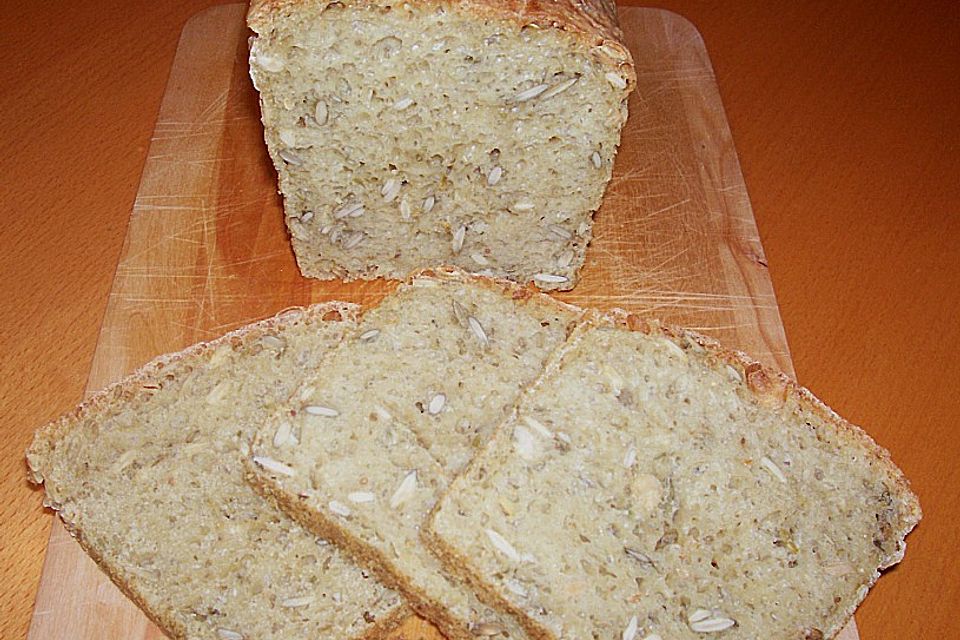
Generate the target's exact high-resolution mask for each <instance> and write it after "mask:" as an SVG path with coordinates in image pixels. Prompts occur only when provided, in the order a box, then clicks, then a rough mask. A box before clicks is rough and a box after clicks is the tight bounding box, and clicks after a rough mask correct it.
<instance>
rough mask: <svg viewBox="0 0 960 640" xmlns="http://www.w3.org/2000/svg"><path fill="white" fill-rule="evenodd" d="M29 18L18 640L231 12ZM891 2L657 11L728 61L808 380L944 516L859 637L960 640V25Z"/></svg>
mask: <svg viewBox="0 0 960 640" xmlns="http://www.w3.org/2000/svg"><path fill="white" fill-rule="evenodd" d="M7 4H8V5H10V6H5V7H4V10H3V12H0V53H2V60H3V64H2V66H0V68H2V70H0V124H2V127H0V167H2V168H0V184H2V206H3V214H2V223H0V288H2V294H3V295H2V300H3V303H2V305H0V327H2V329H0V347H2V351H0V354H2V355H0V362H2V376H0V584H2V585H3V586H2V588H0V637H2V638H11V639H14V638H22V637H25V635H26V630H27V625H28V622H29V619H30V612H31V609H32V606H33V600H34V596H35V593H36V588H37V584H38V581H39V578H40V570H41V566H42V562H43V554H44V549H45V546H46V541H47V534H48V531H49V527H50V524H51V522H52V518H51V516H50V514H49V512H45V511H44V510H43V509H42V508H41V506H40V500H41V495H40V492H38V491H36V490H33V489H31V487H30V486H29V485H28V483H27V481H26V470H25V465H24V462H23V450H24V448H25V447H26V446H27V444H28V443H29V441H30V437H31V434H32V432H33V429H34V428H35V427H37V426H39V425H40V424H42V423H44V422H45V421H47V420H49V419H52V418H54V417H56V416H57V415H59V414H60V413H62V412H63V411H66V410H68V409H70V408H72V407H73V405H74V404H75V403H77V402H78V401H79V400H80V399H81V396H82V393H83V388H84V384H85V381H86V377H87V374H88V372H89V368H90V361H91V357H92V355H93V352H94V348H95V346H96V339H97V334H98V331H99V326H100V321H101V318H102V316H103V313H104V308H105V305H106V302H107V295H108V293H109V288H110V285H111V283H112V280H113V275H114V268H115V266H116V262H117V257H118V255H119V253H120V249H121V244H122V241H123V237H124V233H125V230H126V224H127V219H128V216H129V212H130V209H131V207H132V205H133V198H134V195H135V194H136V192H137V187H138V182H139V177H140V170H141V168H142V166H143V162H144V159H145V154H146V151H147V145H148V143H149V139H150V135H151V133H152V131H153V125H154V120H155V117H156V114H157V109H158V107H159V102H160V98H161V96H162V95H163V92H164V89H165V83H166V79H167V74H168V72H169V70H170V66H171V62H172V59H173V54H174V51H175V49H176V46H177V41H178V38H179V34H180V29H181V27H182V26H183V24H184V22H185V21H186V20H187V19H188V18H189V17H190V16H191V15H193V14H194V13H196V12H198V11H200V10H201V9H203V8H204V7H206V6H210V5H213V4H217V2H213V1H210V0H192V1H189V2H188V1H186V0H165V1H164V2H146V1H143V0H128V1H127V2H106V1H104V0H90V1H89V2H86V3H72V4H69V5H64V4H62V3H52V2H36V3H17V4H18V5H19V6H12V5H13V4H14V3H7ZM623 4H631V5H640V4H641V3H639V2H635V1H631V2H623ZM893 4H894V3H876V2H861V1H852V0H851V1H848V2H840V3H825V2H799V1H798V2H781V3H774V2H768V1H763V0H749V1H741V2H735V3H719V2H710V3H708V2H695V1H692V0H685V1H684V0H664V1H662V2H659V3H658V4H657V6H659V7H664V8H668V9H671V10H673V11H676V12H677V13H680V14H682V15H684V16H686V17H687V18H688V19H690V20H691V21H692V22H693V23H694V24H695V25H696V26H697V27H698V29H699V30H700V32H701V34H702V35H703V38H704V40H705V41H706V45H707V49H708V50H709V52H710V55H711V58H712V61H713V65H714V69H715V72H716V76H717V81H718V84H719V87H720V93H721V95H722V97H723V100H724V104H725V107H726V111H727V118H728V120H729V122H730V126H731V129H732V131H733V137H734V140H735V143H736V145H737V149H738V152H739V156H740V162H741V165H742V168H743V173H744V176H745V180H746V183H747V188H748V190H749V193H750V197H751V201H752V203H753V210H754V214H755V216H756V219H757V224H758V226H759V229H760V234H761V237H762V240H763V244H764V248H765V251H766V255H767V259H768V262H769V267H770V273H771V276H772V278H773V283H774V287H775V289H776V293H777V297H778V300H779V303H780V312H781V314H782V318H783V323H784V326H785V327H786V333H787V337H788V340H789V342H790V347H791V351H792V354H793V360H794V363H795V366H796V370H797V375H798V378H799V380H800V381H801V382H802V383H803V384H804V385H806V386H808V387H810V388H811V389H813V390H814V391H815V392H816V393H817V394H818V395H819V396H820V397H822V398H823V399H824V400H825V401H826V402H827V403H829V404H830V405H831V406H833V407H834V408H835V409H836V410H837V411H839V412H840V413H841V414H843V415H844V416H845V417H847V418H848V419H850V420H851V421H853V422H856V423H858V424H861V425H863V426H864V427H865V428H866V430H867V431H868V432H869V433H870V434H871V435H872V436H873V437H874V438H875V439H876V440H877V441H878V442H879V443H880V444H881V445H883V446H884V447H886V448H888V449H889V450H890V451H891V453H892V455H893V458H894V460H895V461H896V462H897V463H898V464H899V465H900V466H901V468H902V469H903V470H904V472H905V473H906V475H907V476H908V477H909V478H910V479H911V480H912V483H913V487H914V489H915V491H916V492H917V493H918V494H919V496H920V499H921V503H922V505H923V508H924V513H925V518H924V521H923V522H922V523H921V525H920V526H919V528H918V529H917V530H916V531H915V532H914V533H913V534H911V536H910V537H909V539H908V549H907V555H906V558H905V561H904V562H903V564H902V565H900V566H899V567H897V568H896V569H894V570H892V571H890V572H888V574H887V575H886V576H885V577H884V578H883V579H881V580H880V582H879V583H878V585H877V586H876V587H875V588H874V590H873V591H872V592H871V595H870V596H869V597H868V598H867V600H866V602H865V603H864V604H863V606H862V607H861V609H860V610H859V613H858V614H857V621H858V624H859V627H860V634H861V637H862V638H864V640H880V639H888V638H889V639H894V638H896V639H898V640H902V639H903V638H952V637H958V636H960V618H958V617H957V614H956V610H957V605H958V604H960V562H957V561H956V553H955V551H954V541H956V540H958V539H960V499H958V497H957V495H958V492H960V465H958V464H957V460H960V437H958V435H960V434H958V433H957V432H958V431H960V359H958V358H957V357H956V356H955V355H954V353H955V350H956V346H955V345H956V343H957V342H958V341H960V4H958V3H956V2H939V3H937V2H917V3H912V5H911V6H902V7H894V6H892V5H893ZM904 4H906V3H904ZM888 5H889V6H888Z"/></svg>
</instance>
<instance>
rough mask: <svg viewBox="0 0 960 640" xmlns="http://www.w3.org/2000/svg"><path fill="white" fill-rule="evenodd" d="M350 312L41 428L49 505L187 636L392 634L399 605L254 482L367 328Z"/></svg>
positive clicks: (313, 313) (250, 340)
mask: <svg viewBox="0 0 960 640" xmlns="http://www.w3.org/2000/svg"><path fill="white" fill-rule="evenodd" d="M355 313H356V309H355V307H352V306H349V305H343V304H339V303H333V304H326V305H318V306H315V307H311V308H309V309H307V310H298V311H290V312H286V313H284V314H281V315H279V316H277V317H275V318H273V319H270V320H266V321H264V322H261V323H258V324H254V325H251V326H249V327H246V328H244V329H241V330H239V331H237V332H235V333H232V334H229V335H227V336H225V337H224V338H221V339H219V340H216V341H214V342H211V343H207V344H201V345H197V346H195V347H192V348H190V349H187V350H186V351H184V352H182V353H179V354H175V355H171V356H164V357H161V358H159V359H157V360H155V361H153V362H151V363H150V364H148V365H146V366H145V367H144V368H143V369H141V370H140V371H138V372H137V373H135V374H133V375H132V376H131V377H129V378H127V379H126V380H124V381H122V382H120V383H118V384H116V385H114V386H112V387H110V388H108V389H106V390H105V391H103V392H101V393H99V394H97V395H95V396H94V397H93V398H91V399H90V400H89V401H88V402H86V403H85V404H83V405H82V406H81V407H80V408H78V409H77V410H76V411H75V412H74V413H72V414H70V415H66V416H64V417H63V418H61V419H60V420H58V421H56V422H54V423H52V424H50V425H48V426H47V427H45V428H43V429H41V430H40V431H39V432H38V433H37V435H36V437H35V439H34V442H33V444H32V446H31V447H30V449H29V450H28V452H27V460H28V463H29V466H30V469H31V471H32V474H33V480H34V481H35V482H38V483H39V482H43V483H44V485H45V489H46V499H45V503H46V504H47V505H49V506H50V507H52V508H54V509H56V510H57V511H59V512H60V516H61V518H62V519H63V522H64V523H65V524H66V526H67V528H68V529H69V530H70V532H71V533H72V534H73V535H74V536H75V537H76V538H77V539H78V540H79V541H80V544H81V545H83V547H84V549H86V551H87V552H88V553H89V554H90V555H91V556H92V557H93V559H94V560H96V561H97V563H98V564H99V565H100V567H101V568H102V569H103V570H104V571H105V572H106V573H107V574H108V575H109V576H110V578H111V579H112V580H113V581H114V582H115V583H116V584H117V585H118V586H119V587H120V588H121V589H122V590H123V591H124V592H126V594H127V595H128V596H129V597H130V598H131V599H132V600H134V601H135V602H136V603H137V604H138V605H139V606H140V607H141V608H142V609H143V610H144V611H145V612H146V613H147V615H149V616H150V617H151V618H152V619H153V620H154V622H156V623H157V624H158V625H159V626H160V627H161V628H162V629H163V630H164V631H165V632H166V633H167V634H168V635H170V636H171V637H173V638H183V639H186V638H191V639H192V638H196V639H210V640H254V639H257V640H264V639H268V638H274V639H277V640H280V639H287V638H307V637H309V638H328V639H330V640H343V639H344V638H360V637H364V638H378V637H382V636H385V635H386V632H387V631H388V630H389V629H390V628H392V627H393V626H395V625H396V624H397V623H398V622H399V621H400V620H401V619H402V618H403V617H404V615H405V614H406V613H408V610H407V608H406V607H405V606H404V605H403V604H402V603H401V601H400V598H399V597H398V596H397V595H396V594H395V593H394V592H392V591H389V590H388V589H386V588H385V587H383V586H382V585H380V584H379V583H378V582H376V580H375V579H373V578H370V577H368V575H367V574H366V573H364V572H362V571H361V570H360V569H359V568H357V567H356V565H354V564H353V563H351V562H350V561H349V560H347V559H346V558H345V557H344V556H343V555H342V554H341V553H340V552H339V551H337V550H336V548H335V547H334V546H333V545H330V544H327V543H325V542H323V541H322V540H319V539H317V538H316V537H315V536H314V535H313V534H311V533H308V532H306V531H305V530H303V529H302V528H300V527H299V526H298V525H296V524H295V523H294V522H293V521H291V520H290V519H288V518H287V517H286V516H284V515H283V514H282V513H281V512H280V511H279V510H278V509H276V508H275V507H273V506H271V505H270V504H268V503H266V502H265V501H264V500H263V499H262V498H260V496H258V495H256V493H255V492H254V491H253V490H252V489H250V487H249V486H248V484H247V483H246V482H245V481H244V479H243V474H244V465H243V460H244V457H245V454H246V453H247V451H248V449H249V446H248V442H249V439H250V437H251V435H252V434H253V431H254V430H255V429H256V428H257V427H258V426H259V425H260V424H261V423H262V422H263V421H264V420H265V419H266V418H267V416H268V415H269V413H270V412H271V411H272V410H273V409H274V408H275V407H276V406H278V405H279V404H280V403H281V402H283V401H286V400H287V399H288V397H289V395H290V394H291V393H292V391H293V390H294V388H295V385H296V384H297V381H299V380H300V379H301V378H302V376H303V372H305V371H311V370H313V368H314V367H316V366H317V363H318V362H319V361H320V360H321V359H322V358H323V357H324V355H325V354H326V353H327V352H328V351H329V350H330V349H331V348H332V347H333V346H334V345H336V344H337V343H339V341H340V339H341V338H342V336H343V335H344V333H345V332H348V331H349V330H351V328H352V327H354V326H355Z"/></svg>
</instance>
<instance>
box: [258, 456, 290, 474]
mask: <svg viewBox="0 0 960 640" xmlns="http://www.w3.org/2000/svg"><path fill="white" fill-rule="evenodd" d="M253 461H254V463H256V464H258V465H260V466H261V467H263V468H264V469H266V470H267V471H270V472H273V473H278V474H280V475H282V476H293V475H295V472H294V470H293V467H289V466H287V465H285V464H283V463H282V462H277V461H276V460H274V459H273V458H268V457H266V456H253Z"/></svg>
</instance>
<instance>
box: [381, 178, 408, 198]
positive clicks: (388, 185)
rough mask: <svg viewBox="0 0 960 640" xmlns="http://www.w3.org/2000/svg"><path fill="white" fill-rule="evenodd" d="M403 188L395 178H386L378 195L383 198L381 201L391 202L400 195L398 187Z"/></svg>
mask: <svg viewBox="0 0 960 640" xmlns="http://www.w3.org/2000/svg"><path fill="white" fill-rule="evenodd" d="M401 186H403V183H402V182H401V181H400V180H398V179H396V178H388V179H387V181H386V182H384V183H383V187H381V189H380V195H382V196H383V199H384V200H385V201H387V202H393V201H394V200H395V199H396V197H397V196H398V195H400V187H401Z"/></svg>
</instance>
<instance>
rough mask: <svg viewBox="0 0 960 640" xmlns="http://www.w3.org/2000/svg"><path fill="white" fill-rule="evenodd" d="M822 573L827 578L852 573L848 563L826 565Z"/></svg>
mask: <svg viewBox="0 0 960 640" xmlns="http://www.w3.org/2000/svg"><path fill="white" fill-rule="evenodd" d="M823 571H824V573H826V574H827V575H828V576H834V577H840V576H845V575H847V574H848V573H852V572H853V567H852V566H850V563H848V562H835V563H834V564H828V565H827V566H825V567H824V568H823Z"/></svg>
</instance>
